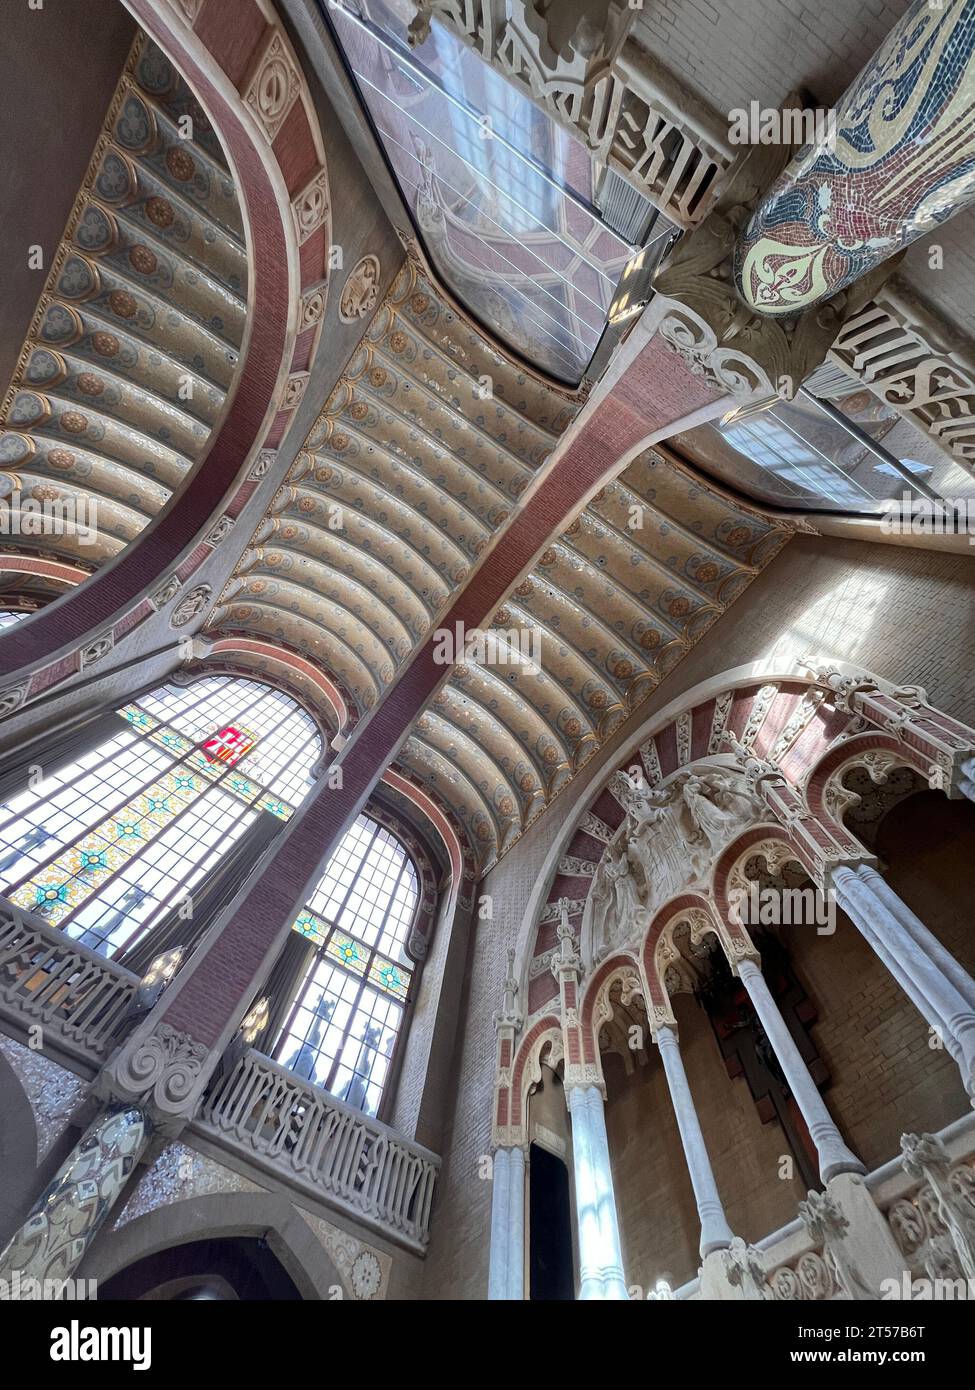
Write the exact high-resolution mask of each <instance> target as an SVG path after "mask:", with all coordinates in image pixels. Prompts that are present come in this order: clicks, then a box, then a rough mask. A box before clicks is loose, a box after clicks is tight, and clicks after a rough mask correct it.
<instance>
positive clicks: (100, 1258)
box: [79, 1192, 352, 1301]
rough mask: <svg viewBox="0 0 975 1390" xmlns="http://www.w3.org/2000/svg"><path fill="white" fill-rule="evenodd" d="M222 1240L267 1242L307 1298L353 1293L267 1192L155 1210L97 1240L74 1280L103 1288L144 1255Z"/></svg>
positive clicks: (287, 1205) (300, 1220)
mask: <svg viewBox="0 0 975 1390" xmlns="http://www.w3.org/2000/svg"><path fill="white" fill-rule="evenodd" d="M222 1236H224V1237H225V1236H259V1237H263V1238H264V1239H266V1240H267V1242H268V1245H269V1246H270V1248H271V1249H272V1251H273V1252H274V1254H275V1255H276V1256H277V1258H278V1259H279V1260H280V1262H281V1264H282V1266H283V1267H284V1269H285V1271H286V1272H287V1274H288V1275H289V1276H290V1278H291V1279H292V1280H293V1281H294V1283H295V1285H296V1286H297V1288H298V1290H299V1292H300V1293H301V1295H302V1297H303V1298H304V1299H306V1300H309V1301H319V1300H320V1301H328V1300H330V1299H332V1298H334V1297H336V1293H335V1290H336V1289H341V1290H344V1291H346V1292H348V1293H349V1294H351V1292H352V1291H351V1289H350V1288H349V1281H348V1278H347V1277H345V1278H343V1276H342V1274H341V1273H340V1271H339V1270H338V1268H337V1267H336V1265H335V1263H334V1261H333V1260H332V1258H331V1257H330V1256H329V1254H328V1253H327V1251H326V1250H325V1248H324V1247H323V1245H322V1243H321V1241H319V1239H318V1238H317V1236H316V1235H315V1233H314V1231H313V1230H312V1228H311V1226H310V1225H309V1223H308V1222H307V1221H306V1220H305V1218H304V1217H303V1216H302V1215H301V1213H300V1211H299V1210H298V1208H297V1207H296V1206H295V1205H294V1204H293V1203H292V1202H291V1201H290V1200H289V1198H288V1197H286V1196H285V1195H284V1194H283V1193H270V1192H218V1193H209V1194H207V1195H206V1196H201V1197H188V1198H186V1199H184V1200H182V1201H177V1202H172V1203H169V1204H167V1205H164V1206H159V1207H156V1208H155V1209H154V1210H153V1211H150V1212H146V1213H144V1214H143V1215H142V1216H137V1217H135V1218H134V1220H132V1221H127V1222H126V1223H125V1224H124V1225H123V1226H121V1227H120V1228H119V1229H116V1230H112V1231H110V1232H108V1233H107V1234H104V1235H103V1236H102V1237H101V1238H100V1239H99V1240H97V1241H96V1242H95V1244H94V1245H93V1246H92V1249H91V1251H90V1252H89V1254H88V1255H87V1256H86V1258H85V1260H84V1261H83V1263H82V1265H81V1267H80V1270H79V1277H80V1278H83V1279H96V1280H98V1282H99V1283H100V1284H104V1283H107V1282H108V1280H109V1279H111V1278H114V1276H115V1275H117V1274H119V1273H121V1272H122V1270H124V1269H126V1268H127V1267H128V1266H129V1265H131V1264H134V1263H135V1262H136V1261H137V1260H141V1259H144V1258H145V1257H146V1256H147V1255H155V1254H158V1253H159V1252H160V1251H161V1250H166V1249H169V1248H170V1247H172V1246H175V1245H185V1244H187V1243H189V1242H191V1241H198V1240H203V1239H207V1238H208V1237H209V1238H220V1237H222Z"/></svg>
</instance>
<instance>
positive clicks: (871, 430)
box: [668, 367, 975, 515]
mask: <svg viewBox="0 0 975 1390" xmlns="http://www.w3.org/2000/svg"><path fill="white" fill-rule="evenodd" d="M807 384H808V385H809V386H810V388H811V390H812V393H813V396H814V397H817V398H818V400H821V401H823V402H826V403H827V404H828V405H830V406H833V407H835V408H836V409H838V410H839V411H840V412H841V414H842V415H843V416H844V417H845V418H846V419H847V420H849V421H851V422H852V423H853V424H854V425H856V426H859V428H860V429H861V430H863V431H864V432H865V433H866V434H868V435H869V436H870V437H871V439H872V440H874V441H875V442H876V443H877V444H879V445H881V446H882V448H883V449H884V450H885V451H886V452H887V453H888V454H892V455H893V456H894V457H895V458H896V459H898V460H899V461H900V462H901V463H902V464H903V465H904V467H905V468H906V469H907V471H908V472H909V473H910V474H911V475H912V477H914V478H916V479H917V480H918V481H919V482H920V483H921V484H924V485H926V486H927V487H928V488H929V489H931V490H932V491H933V492H935V493H937V494H938V495H939V496H941V497H944V498H950V499H956V498H957V499H968V498H972V499H975V479H973V478H972V476H971V475H970V474H969V472H968V471H967V469H965V468H964V467H962V465H961V464H960V463H955V462H954V461H953V460H952V459H951V458H950V456H949V455H948V454H946V453H945V452H944V451H943V450H942V449H940V448H939V447H938V445H936V444H935V443H933V441H932V440H930V439H929V438H928V437H927V436H926V435H925V434H924V433H922V431H921V429H920V428H919V427H918V426H916V425H914V424H913V423H912V422H911V421H910V420H908V419H905V418H904V416H903V415H901V414H900V412H899V411H897V410H895V409H894V408H893V406H889V405H887V404H886V403H885V402H884V401H882V400H881V399H880V397H879V396H877V395H875V394H874V393H873V392H872V391H869V390H865V389H864V388H863V386H862V385H861V384H860V383H859V382H857V381H856V379H855V378H853V377H850V376H849V375H847V373H846V372H844V371H842V370H841V369H839V368H833V367H827V368H821V369H820V370H819V371H818V372H817V373H815V374H814V376H813V377H812V378H811V379H810V381H809V383H807ZM668 443H669V444H670V445H672V446H673V447H674V448H675V449H676V450H677V451H678V452H679V453H681V454H683V455H684V456H685V457H687V458H688V459H690V460H691V461H692V462H694V463H696V464H698V465H699V466H700V467H701V468H703V469H704V470H705V471H706V472H708V473H711V474H712V475H713V476H715V477H717V478H720V479H721V480H723V481H725V482H728V483H730V484H731V485H732V486H733V487H735V488H737V489H738V490H739V491H740V492H744V493H747V494H748V495H749V496H751V497H753V498H755V499H756V501H759V502H769V503H772V504H773V505H775V506H780V507H789V508H795V509H796V510H803V511H807V510H812V511H835V512H856V513H861V514H866V515H874V514H880V513H882V512H884V511H885V510H886V508H885V505H884V504H885V503H886V502H889V501H891V500H893V499H900V498H902V497H903V496H904V494H905V493H911V492H912V491H913V489H912V488H911V486H910V484H909V482H908V481H907V480H906V479H905V478H904V477H903V476H902V475H901V474H900V473H899V472H898V471H897V469H895V468H894V467H893V465H892V464H891V463H889V462H887V461H885V460H884V459H882V458H878V457H877V455H876V454H874V453H872V452H871V451H870V449H868V448H867V447H866V446H865V445H864V444H863V443H862V442H861V441H860V440H858V439H856V438H854V437H853V436H852V435H850V434H848V433H847V431H846V430H845V429H844V428H843V426H842V424H840V423H839V422H837V421H836V420H835V419H833V418H832V417H831V415H830V414H829V413H827V411H826V410H825V409H824V407H823V406H822V405H819V404H818V402H817V399H812V398H810V397H809V396H802V397H797V398H796V399H795V400H794V401H789V402H785V401H773V402H772V403H771V404H770V405H769V406H768V408H766V409H760V410H758V411H756V412H753V413H749V412H748V411H747V410H746V411H740V412H735V411H731V412H729V414H728V415H727V416H725V418H724V419H723V420H722V421H720V422H718V423H716V424H708V425H698V426H697V427H696V428H695V429H692V430H687V431H685V432H684V433H682V434H677V435H674V437H673V438H672V439H671V440H669V441H668Z"/></svg>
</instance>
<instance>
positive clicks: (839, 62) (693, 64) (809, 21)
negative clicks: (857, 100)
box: [632, 0, 910, 113]
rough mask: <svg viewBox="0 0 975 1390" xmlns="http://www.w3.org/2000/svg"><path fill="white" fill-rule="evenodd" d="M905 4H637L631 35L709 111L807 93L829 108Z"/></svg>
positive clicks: (691, 0) (901, 0)
mask: <svg viewBox="0 0 975 1390" xmlns="http://www.w3.org/2000/svg"><path fill="white" fill-rule="evenodd" d="M909 3H910V0H860V3H859V4H855V5H853V4H850V0H820V3H818V4H812V3H810V0H643V5H642V6H641V10H642V13H641V14H640V16H639V18H638V19H637V20H636V22H635V24H634V26H633V31H632V32H633V35H634V37H635V38H637V39H638V40H639V42H640V43H642V44H643V46H644V47H645V48H647V49H648V50H649V51H650V53H652V54H653V55H654V56H655V57H656V58H657V59H659V61H660V62H661V63H663V64H664V66H665V67H667V68H668V69H669V70H670V71H671V72H672V73H673V74H674V76H675V77H677V78H679V79H680V81H681V82H683V83H684V85H685V86H686V87H688V88H690V90H691V91H692V92H694V93H695V95H697V96H698V97H699V98H700V99H701V100H702V101H704V102H706V103H707V105H708V106H710V107H712V109H714V110H716V111H720V112H722V113H724V112H727V111H728V110H730V109H731V108H732V107H735V106H743V105H747V104H748V102H749V101H750V100H752V99H753V98H755V99H757V100H758V101H760V102H761V103H762V105H763V106H777V105H778V104H779V103H780V102H781V101H782V100H783V98H784V97H786V96H787V95H788V94H789V92H790V91H794V90H796V89H797V88H799V87H803V86H805V87H808V88H809V89H811V91H812V92H813V94H814V95H815V96H816V97H817V99H818V100H820V101H822V102H832V101H835V100H836V99H837V97H839V96H840V94H841V93H842V92H844V91H845V90H846V88H847V87H848V86H849V85H850V83H851V82H852V81H853V79H854V78H855V77H856V75H857V73H858V72H859V71H860V69H861V68H862V67H863V65H864V63H865V62H866V61H867V59H868V58H869V57H870V56H871V54H872V53H874V51H875V50H876V49H877V48H878V47H879V46H880V44H881V43H882V42H883V41H884V39H885V38H886V37H887V34H888V33H889V32H890V30H891V29H892V28H893V27H894V25H895V24H896V23H897V21H898V20H899V19H900V17H901V15H902V14H903V13H904V11H905V10H906V9H907V7H908V4H909Z"/></svg>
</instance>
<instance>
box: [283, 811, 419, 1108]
mask: <svg viewBox="0 0 975 1390" xmlns="http://www.w3.org/2000/svg"><path fill="white" fill-rule="evenodd" d="M418 900H419V884H418V880H417V875H416V869H415V868H414V867H413V863H412V861H411V860H410V858H409V856H408V855H407V853H406V850H405V849H404V848H403V846H402V845H401V844H400V842H399V840H397V838H396V836H395V835H393V834H392V832H391V831H389V830H387V829H385V827H383V826H381V825H379V824H378V823H377V822H376V821H374V820H372V819H371V817H369V816H365V815H361V816H359V817H358V819H357V820H356V822H355V824H354V825H353V826H352V827H351V829H350V830H349V831H348V833H347V834H346V836H345V838H344V839H343V840H342V843H341V844H340V845H339V847H338V849H337V850H336V851H335V853H334V854H333V856H332V858H331V859H330V860H329V864H328V868H327V869H326V870H325V874H324V876H323V877H322V879H321V882H320V883H319V885H318V887H317V888H316V889H315V891H314V893H313V894H312V896H311V899H310V900H309V902H308V905H307V906H306V907H305V909H304V910H303V911H302V912H300V913H299V914H298V916H297V918H296V919H295V922H294V924H293V925H294V930H295V931H296V932H299V933H300V934H301V935H302V936H306V937H308V938H309V940H311V941H313V942H314V943H315V945H316V946H317V947H318V949H317V951H316V952H315V956H314V958H313V960H312V962H311V964H310V965H309V967H308V970H307V972H306V974H305V978H304V980H303V981H302V984H301V988H300V989H299V991H298V995H297V997H296V999H295V1001H294V1005H293V1006H292V1009H291V1013H290V1016H289V1017H288V1020H287V1023H286V1024H285V1026H284V1029H283V1031H282V1033H281V1036H280V1038H279V1039H278V1044H277V1047H276V1048H275V1054H274V1055H275V1057H276V1058H277V1060H278V1061H279V1062H281V1063H282V1065H283V1066H286V1067H290V1069H291V1070H292V1071H295V1072H297V1073H298V1075H299V1076H303V1077H305V1078H306V1079H307V1080H308V1081H312V1082H314V1083H315V1084H316V1085H318V1086H324V1087H325V1089H326V1090H328V1091H331V1093H332V1094H333V1095H335V1096H338V1098H339V1099H340V1100H344V1101H345V1102H346V1103H347V1104H348V1105H352V1106H354V1107H355V1108H356V1109H357V1110H364V1111H365V1112H366V1114H367V1115H375V1114H376V1112H377V1110H378V1108H379V1102H380V1100H381V1098H382V1094H383V1087H384V1085H385V1082H386V1080H387V1077H388V1076H389V1069H390V1065H391V1062H392V1057H393V1050H394V1047H395V1045H396V1039H397V1036H398V1034H399V1032H400V1029H401V1025H402V1021H403V1014H404V1012H405V1008H406V1004H407V1001H408V999H409V995H410V986H411V983H412V979H413V970H412V966H411V965H410V963H409V958H408V956H407V954H406V941H407V938H408V935H409V930H410V927H411V925H412V923H413V918H414V915H415V912H416V907H417V903H418Z"/></svg>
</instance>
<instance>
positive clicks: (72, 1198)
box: [0, 1106, 152, 1287]
mask: <svg viewBox="0 0 975 1390" xmlns="http://www.w3.org/2000/svg"><path fill="white" fill-rule="evenodd" d="M151 1135H152V1130H151V1125H150V1122H149V1118H148V1116H147V1115H146V1113H145V1111H144V1110H142V1109H140V1108H139V1107H138V1106H129V1107H128V1108H126V1109H122V1110H113V1111H106V1112H103V1113H102V1114H101V1115H99V1116H98V1118H97V1119H96V1120H94V1121H93V1122H92V1123H91V1124H90V1125H89V1126H88V1128H87V1129H86V1130H85V1132H84V1134H83V1135H82V1137H81V1139H80V1140H79V1141H78V1143H77V1145H76V1146H75V1148H74V1149H73V1150H72V1151H71V1154H70V1155H69V1157H68V1158H67V1160H66V1161H65V1163H64V1164H63V1165H62V1167H61V1168H60V1170H59V1171H58V1173H57V1175H56V1176H55V1177H54V1178H53V1179H52V1181H51V1182H50V1183H49V1184H48V1185H47V1187H46V1188H45V1189H44V1191H43V1192H42V1193H41V1195H40V1197H39V1198H38V1199H37V1201H36V1202H35V1203H34V1205H33V1207H32V1208H31V1211H30V1215H29V1216H28V1218H27V1220H26V1221H25V1222H24V1224H23V1226H21V1228H20V1230H19V1231H16V1232H15V1233H14V1235H13V1236H12V1237H11V1239H10V1240H9V1242H8V1243H7V1245H6V1247H5V1249H4V1250H3V1251H2V1252H0V1278H2V1279H4V1280H6V1281H7V1283H8V1285H10V1286H14V1287H16V1285H17V1282H18V1281H17V1280H16V1279H15V1277H14V1276H15V1275H19V1283H20V1285H21V1286H22V1285H23V1282H24V1280H25V1279H37V1280H39V1281H41V1282H42V1283H43V1281H44V1280H45V1279H47V1280H51V1279H57V1280H61V1279H70V1278H72V1277H73V1275H74V1272H75V1270H76V1269H77V1268H78V1265H79V1264H80V1263H81V1261H82V1259H83V1257H84V1255H85V1252H86V1251H87V1249H88V1247H89V1245H90V1244H91V1242H92V1241H93V1240H94V1238H95V1236H96V1234H97V1233H98V1231H99V1230H100V1229H101V1226H102V1225H103V1223H104V1221H105V1218H106V1217H107V1216H108V1214H109V1212H110V1211H111V1210H112V1207H113V1206H114V1204H115V1201H116V1200H117V1198H118V1196H119V1193H120V1192H121V1191H122V1189H123V1187H124V1186H125V1184H126V1182H127V1181H128V1179H129V1176H130V1174H131V1173H132V1170H133V1169H134V1168H135V1165H136V1164H137V1163H138V1161H139V1158H140V1157H141V1155H142V1153H143V1152H144V1151H145V1148H146V1145H147V1144H148V1143H149V1140H150V1138H151Z"/></svg>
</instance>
